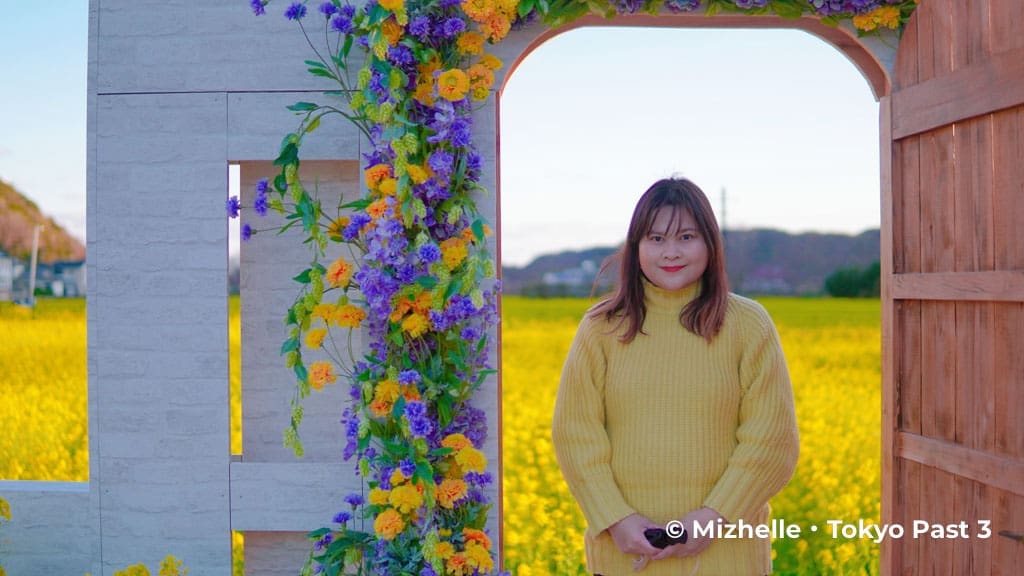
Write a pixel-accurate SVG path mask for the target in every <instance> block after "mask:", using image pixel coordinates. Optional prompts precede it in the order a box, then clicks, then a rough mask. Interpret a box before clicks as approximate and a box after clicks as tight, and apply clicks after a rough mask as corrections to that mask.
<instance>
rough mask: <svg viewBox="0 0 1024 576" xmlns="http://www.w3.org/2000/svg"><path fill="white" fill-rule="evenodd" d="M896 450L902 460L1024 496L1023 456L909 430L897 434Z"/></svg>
mask: <svg viewBox="0 0 1024 576" xmlns="http://www.w3.org/2000/svg"><path fill="white" fill-rule="evenodd" d="M896 451H897V454H898V455H899V456H901V457H902V458H903V459H904V460H907V461H912V462H917V463H919V464H922V465H925V466H929V467H932V468H936V469H938V470H943V471H945V472H948V473H950V474H955V475H957V476H962V477H964V478H970V479H972V480H974V481H976V482H983V483H985V484H988V485H990V486H992V487H994V488H999V489H1000V490H1007V491H1012V492H1018V493H1021V494H1020V495H1021V496H1024V460H1019V459H1015V458H1004V457H1002V456H1000V455H998V454H993V453H991V452H985V451H983V450H975V449H972V448H967V447H966V446H961V445H959V444H955V443H953V442H947V441H945V440H939V439H937V438H931V437H928V436H922V435H920V434H912V433H909V432H900V433H899V434H898V436H897V440H896Z"/></svg>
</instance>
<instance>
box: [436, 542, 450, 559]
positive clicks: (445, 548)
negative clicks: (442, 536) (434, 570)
mask: <svg viewBox="0 0 1024 576" xmlns="http://www.w3.org/2000/svg"><path fill="white" fill-rule="evenodd" d="M434 554H437V557H438V558H440V559H441V560H447V559H448V558H451V557H452V554H455V547H454V546H452V543H451V542H438V543H437V546H434Z"/></svg>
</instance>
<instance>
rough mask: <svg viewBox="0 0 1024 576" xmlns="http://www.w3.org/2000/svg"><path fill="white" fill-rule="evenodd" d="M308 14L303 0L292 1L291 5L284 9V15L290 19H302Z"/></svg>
mask: <svg viewBox="0 0 1024 576" xmlns="http://www.w3.org/2000/svg"><path fill="white" fill-rule="evenodd" d="M305 16H306V5H305V4H303V3H302V2H292V4H291V6H289V7H288V9H287V10H285V11H284V17H285V18H287V19H289V20H302V19H303V18H304V17H305Z"/></svg>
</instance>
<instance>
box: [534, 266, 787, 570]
mask: <svg viewBox="0 0 1024 576" xmlns="http://www.w3.org/2000/svg"><path fill="white" fill-rule="evenodd" d="M644 290H645V301H646V304H647V317H646V320H645V321H644V326H643V333H640V334H637V337H636V338H635V339H634V340H633V341H632V342H631V343H629V344H622V343H621V342H619V341H618V338H619V336H620V334H621V333H622V330H621V329H620V330H618V331H615V330H614V328H615V325H616V322H607V321H605V320H604V319H603V318H600V319H594V318H584V320H583V321H582V322H581V323H580V326H579V330H578V331H577V333H576V338H575V340H574V341H573V344H572V347H571V349H570V350H569V355H568V357H567V358H566V362H565V367H564V369H563V371H562V380H561V384H560V386H559V390H558V399H557V402H556V405H555V414H554V422H553V425H552V439H553V441H554V446H555V454H556V456H557V459H558V464H559V466H560V467H561V469H562V474H563V475H564V476H565V480H566V483H567V484H568V485H569V489H570V491H571V492H572V494H573V496H575V498H576V500H577V502H578V503H579V505H580V508H581V509H582V510H583V515H584V516H585V517H586V520H587V525H588V527H587V531H586V535H585V539H586V556H587V568H588V570H589V571H590V572H592V573H599V574H603V575H604V576H630V575H631V574H633V569H632V559H633V557H632V556H629V555H625V554H623V553H621V552H620V551H619V549H618V548H617V547H616V546H615V543H614V542H613V541H612V538H611V535H610V534H609V533H608V532H607V530H606V528H608V527H609V526H611V525H612V524H614V523H615V522H617V521H619V520H621V519H622V518H625V517H626V516H628V515H630V514H633V513H640V514H643V515H645V516H647V517H648V518H650V519H651V520H652V521H654V522H656V523H659V524H662V525H663V524H664V523H666V522H668V521H669V520H674V519H679V518H682V517H683V516H684V515H686V514H687V513H689V512H691V511H693V510H695V509H698V508H701V507H703V506H708V507H710V508H713V509H714V510H716V511H718V513H719V514H721V515H722V516H723V517H724V518H725V519H726V521H728V522H737V521H738V520H739V519H741V518H742V519H743V520H744V521H745V522H747V523H752V524H764V523H768V504H767V503H768V499H769V498H771V497H772V496H773V495H774V494H775V493H777V492H778V491H779V490H781V489H782V487H783V486H785V485H786V482H788V481H789V478H790V477H791V476H792V474H793V470H794V468H795V467H796V462H797V455H798V452H799V440H798V436H797V428H796V416H795V413H794V409H793V391H792V387H791V385H790V381H789V373H788V371H787V369H786V362H785V359H784V357H783V354H782V348H781V346H780V345H779V339H778V334H777V332H776V331H775V326H774V324H773V323H772V321H771V318H769V316H768V314H767V312H765V310H764V308H762V307H761V305H760V304H758V303H756V302H754V301H752V300H749V299H746V298H743V297H741V296H737V295H734V294H730V296H729V304H728V309H727V312H726V317H725V322H724V324H723V326H722V331H721V332H719V334H718V336H716V337H715V339H714V340H713V341H712V342H711V343H710V344H708V342H707V341H706V340H704V338H702V337H700V336H697V335H695V334H693V333H691V332H689V331H687V330H686V328H684V327H683V326H682V325H681V324H680V322H679V312H680V310H682V308H683V307H684V306H685V305H686V304H687V303H688V302H690V300H692V299H693V298H694V297H695V296H696V295H697V291H698V290H699V286H698V284H694V285H693V286H691V287H687V288H684V289H682V290H680V291H676V292H668V291H665V290H662V289H660V288H658V287H656V286H654V285H652V284H650V283H648V282H646V281H645V282H644ZM699 558H700V563H699V569H698V571H697V572H696V574H705V575H716V576H732V575H736V576H748V575H752V574H767V573H769V572H771V542H770V541H769V540H768V539H757V538H752V539H731V540H726V539H719V540H716V541H715V542H713V543H712V544H711V546H710V547H709V548H708V549H706V550H705V551H704V552H703V553H701V554H700V555H699ZM695 566H696V560H695V559H694V558H686V559H681V558H669V559H665V560H660V561H657V562H651V563H650V564H649V565H648V566H647V568H646V569H644V571H643V572H642V574H643V575H644V576H662V575H665V576H684V575H687V574H690V573H691V571H692V570H693V569H694V568H695Z"/></svg>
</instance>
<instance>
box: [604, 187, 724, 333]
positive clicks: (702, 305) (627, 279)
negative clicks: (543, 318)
mask: <svg viewBox="0 0 1024 576" xmlns="http://www.w3.org/2000/svg"><path fill="white" fill-rule="evenodd" d="M661 208H669V209H670V210H672V212H673V213H672V220H673V221H674V220H675V218H676V216H677V214H678V211H679V210H686V211H689V212H690V214H692V215H693V219H694V221H696V223H697V228H698V231H699V232H700V236H701V239H702V240H703V241H704V243H705V244H706V245H707V248H708V266H707V269H706V270H705V271H704V274H703V275H702V276H701V290H700V294H699V295H698V296H697V297H696V298H695V299H694V300H693V301H692V302H690V303H689V304H688V305H687V306H686V307H685V308H683V310H682V311H681V312H680V313H679V322H680V324H682V325H683V326H684V327H686V329H687V330H689V331H690V332H693V333H694V334H697V335H699V336H703V337H704V339H706V340H707V341H708V342H710V341H711V340H712V339H713V338H714V337H715V335H717V334H718V332H719V331H720V330H721V329H722V322H724V321H725V310H726V307H727V306H728V301H729V279H728V277H727V276H726V273H725V251H724V248H723V244H724V242H723V240H722V232H721V230H719V228H718V221H717V220H715V214H714V212H713V211H712V209H711V203H710V202H708V198H707V196H706V195H705V194H704V192H703V191H702V190H701V189H700V188H699V187H698V186H697V185H696V184H694V183H693V182H691V181H689V180H687V179H685V178H666V179H664V180H658V181H657V182H655V183H654V184H652V185H651V187H650V188H648V189H647V191H646V192H644V194H643V196H641V197H640V200H639V201H637V204H636V208H635V209H634V210H633V218H632V219H631V220H630V222H629V232H628V233H627V236H626V243H625V245H623V246H622V248H620V249H619V250H618V251H616V253H615V254H613V255H611V256H610V257H609V258H608V259H607V260H605V261H604V263H603V264H602V265H601V273H604V272H605V270H606V269H608V268H609V267H610V266H611V265H612V264H613V263H614V262H616V261H618V262H619V284H618V288H617V289H616V291H615V293H614V294H612V296H611V297H610V298H608V299H606V300H604V301H602V302H600V303H599V304H597V305H596V306H594V307H593V308H592V309H591V310H590V311H589V312H588V315H590V316H591V317H599V316H604V317H605V318H606V319H607V320H613V319H615V318H618V319H619V326H621V325H622V322H623V321H626V322H627V325H626V331H625V333H624V334H623V335H622V337H621V338H620V340H621V341H622V342H624V343H629V342H632V341H633V339H634V338H636V335H637V334H643V325H644V319H645V318H646V317H647V306H646V305H645V304H644V285H643V278H644V274H643V271H642V270H641V269H640V240H641V239H642V238H643V237H644V236H646V235H647V234H648V233H650V231H651V227H652V226H653V225H654V218H655V216H656V215H657V212H658V210H659V209H661ZM598 278H601V274H598Z"/></svg>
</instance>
